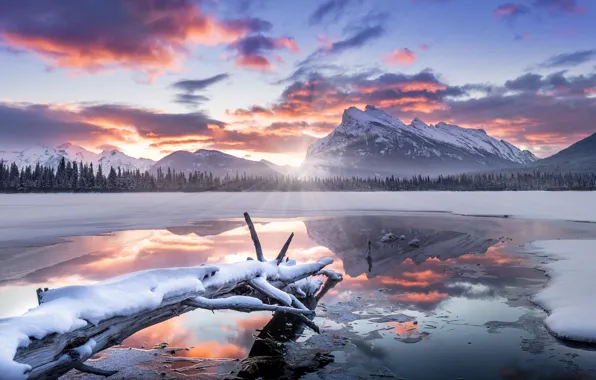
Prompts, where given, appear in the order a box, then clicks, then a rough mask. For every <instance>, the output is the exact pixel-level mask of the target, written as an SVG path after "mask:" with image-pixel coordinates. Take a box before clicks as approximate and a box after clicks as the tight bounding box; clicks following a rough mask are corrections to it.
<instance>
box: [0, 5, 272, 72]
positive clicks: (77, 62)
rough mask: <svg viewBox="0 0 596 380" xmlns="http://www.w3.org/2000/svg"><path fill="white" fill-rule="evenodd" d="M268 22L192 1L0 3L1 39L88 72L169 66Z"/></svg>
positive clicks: (54, 62)
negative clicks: (219, 14)
mask: <svg viewBox="0 0 596 380" xmlns="http://www.w3.org/2000/svg"><path fill="white" fill-rule="evenodd" d="M270 28H271V24H270V23H268V22H267V21H264V20H260V19H255V18H245V19H232V20H219V19H217V18H216V17H215V16H213V15H211V14H207V13H205V12H203V11H202V10H201V8H199V7H198V6H197V3H196V2H193V1H191V0H177V1H167V2H156V1H152V0H138V1H137V0H123V1H113V2H112V1H110V2H96V1H90V0H82V1H72V2H70V1H60V0H31V1H27V2H16V3H12V2H10V3H8V2H0V38H1V39H2V40H3V41H4V44H5V45H7V46H9V47H12V48H14V49H18V50H25V51H28V52H30V53H33V54H35V55H37V56H39V57H41V58H43V59H44V60H45V61H47V62H49V63H50V64H51V65H52V66H54V67H61V68H67V69H71V70H75V71H84V72H94V71H98V70H103V69H109V68H124V69H130V70H138V71H142V72H145V73H147V74H148V75H150V76H154V75H157V74H160V73H162V72H164V71H166V70H170V69H176V68H178V67H179V66H180V62H181V60H182V59H183V58H184V57H186V56H187V54H188V50H189V48H190V47H192V46H193V45H196V44H200V45H217V44H219V43H226V42H227V43H229V42H232V41H234V40H236V39H238V38H241V37H243V36H245V35H246V34H248V33H252V32H261V31H265V30H269V29H270Z"/></svg>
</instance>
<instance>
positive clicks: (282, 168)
mask: <svg viewBox="0 0 596 380" xmlns="http://www.w3.org/2000/svg"><path fill="white" fill-rule="evenodd" d="M259 162H262V163H263V164H265V165H267V166H268V167H270V168H271V169H273V170H274V171H276V172H277V173H279V174H281V175H294V174H296V172H297V171H298V168H296V167H294V166H290V165H277V164H274V163H273V162H271V161H268V160H265V159H262V160H261V161H259Z"/></svg>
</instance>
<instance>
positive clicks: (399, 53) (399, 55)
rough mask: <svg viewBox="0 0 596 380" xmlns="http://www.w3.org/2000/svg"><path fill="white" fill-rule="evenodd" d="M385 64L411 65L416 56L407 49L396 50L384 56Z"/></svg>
mask: <svg viewBox="0 0 596 380" xmlns="http://www.w3.org/2000/svg"><path fill="white" fill-rule="evenodd" d="M385 62H387V63H389V64H402V65H412V64H414V62H416V54H415V53H414V52H413V51H412V50H410V49H408V48H405V49H398V50H394V51H393V52H391V53H389V54H388V55H386V56H385Z"/></svg>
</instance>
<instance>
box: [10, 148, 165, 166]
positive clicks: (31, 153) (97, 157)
mask: <svg viewBox="0 0 596 380" xmlns="http://www.w3.org/2000/svg"><path fill="white" fill-rule="evenodd" d="M62 157H64V158H65V159H66V160H69V161H76V162H83V163H87V164H93V166H94V167H95V168H97V166H98V165H101V166H102V169H103V170H104V171H107V170H109V169H110V167H111V166H113V167H114V168H117V167H120V168H122V169H127V170H135V169H139V170H141V171H145V170H149V169H150V168H151V167H152V166H153V164H155V162H154V161H152V160H149V159H146V158H134V157H130V156H127V155H126V154H124V153H122V152H120V151H118V150H110V151H103V152H102V153H101V154H97V153H93V152H90V151H88V150H87V149H85V148H83V147H81V146H78V145H74V144H72V143H64V144H61V145H58V146H57V147H55V148H50V147H47V146H37V147H32V148H28V149H24V150H20V151H0V160H4V161H5V162H8V163H12V162H16V164H17V166H19V167H25V166H35V165H36V164H40V165H42V166H52V167H57V166H58V164H59V163H60V161H61V160H62Z"/></svg>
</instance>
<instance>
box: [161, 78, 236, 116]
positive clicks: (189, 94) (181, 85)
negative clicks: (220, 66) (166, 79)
mask: <svg viewBox="0 0 596 380" xmlns="http://www.w3.org/2000/svg"><path fill="white" fill-rule="evenodd" d="M229 77H230V75H229V74H225V73H223V74H218V75H214V76H212V77H209V78H205V79H183V80H180V81H178V82H174V83H172V84H171V85H170V87H172V88H174V89H177V90H180V91H183V92H182V93H180V94H176V96H175V99H174V102H176V103H179V104H184V105H186V106H188V107H190V108H193V109H194V108H196V107H197V106H198V105H199V104H201V103H203V102H206V101H208V100H209V98H208V97H207V96H205V95H199V94H196V92H198V91H204V90H206V89H207V88H208V87H210V86H212V85H214V84H216V83H218V82H221V81H223V80H225V79H228V78H229Z"/></svg>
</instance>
